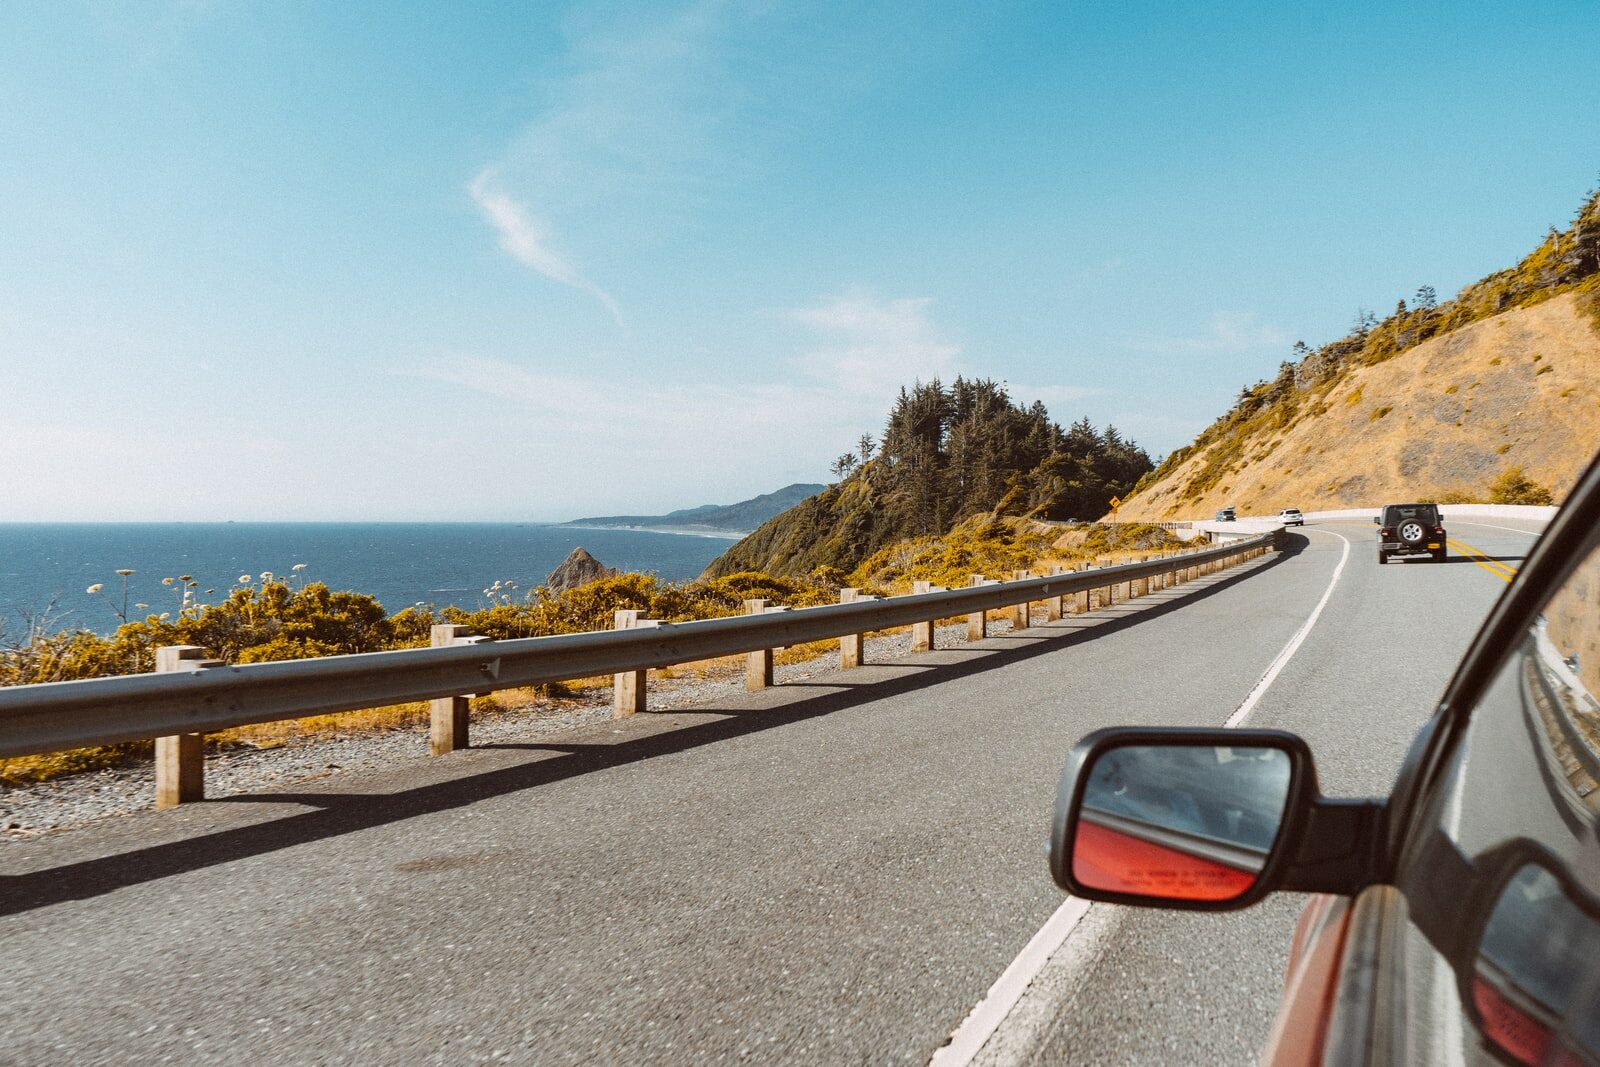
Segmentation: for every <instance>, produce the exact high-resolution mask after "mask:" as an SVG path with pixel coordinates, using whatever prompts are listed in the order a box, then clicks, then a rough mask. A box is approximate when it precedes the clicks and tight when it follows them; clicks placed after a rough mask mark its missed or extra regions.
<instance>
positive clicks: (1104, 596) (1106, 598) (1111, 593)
mask: <svg viewBox="0 0 1600 1067" xmlns="http://www.w3.org/2000/svg"><path fill="white" fill-rule="evenodd" d="M1111 563H1112V561H1111V560H1105V559H1097V560H1095V566H1096V567H1099V568H1100V569H1101V570H1104V569H1105V568H1106V567H1109V566H1110V565H1111ZM1114 603H1116V583H1115V582H1112V583H1111V584H1110V585H1107V586H1105V587H1104V588H1102V589H1101V590H1100V606H1101V607H1102V608H1109V607H1110V606H1111V605H1112V604H1114Z"/></svg>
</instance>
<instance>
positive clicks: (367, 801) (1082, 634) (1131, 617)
mask: <svg viewBox="0 0 1600 1067" xmlns="http://www.w3.org/2000/svg"><path fill="white" fill-rule="evenodd" d="M1308 544H1309V540H1308V539H1307V538H1306V537H1304V536H1301V535H1295V534H1288V535H1286V536H1285V537H1284V538H1283V539H1282V541H1281V545H1282V547H1281V548H1280V550H1279V551H1278V552H1276V553H1274V554H1271V555H1268V556H1266V557H1263V558H1262V559H1259V560H1256V561H1253V562H1252V563H1249V564H1246V565H1244V566H1242V567H1240V568H1238V569H1237V570H1234V571H1229V572H1223V574H1221V575H1216V576H1212V579H1211V580H1209V581H1206V582H1204V584H1199V583H1195V584H1191V585H1188V586H1185V587H1182V588H1181V589H1180V590H1179V592H1178V594H1177V595H1175V596H1171V597H1162V596H1160V595H1159V594H1156V595H1152V596H1151V597H1150V601H1151V602H1150V603H1148V604H1147V605H1145V606H1143V607H1142V608H1141V609H1140V610H1138V611H1134V612H1130V613H1128V614H1127V615H1123V616H1113V617H1110V618H1106V617H1104V616H1102V617H1101V618H1099V619H1097V620H1096V621H1095V623H1094V625H1091V626H1076V625H1072V624H1071V623H1069V622H1067V621H1065V620H1063V622H1061V623H1049V624H1047V625H1045V626H1039V627H1030V628H1029V629H1028V630H1027V631H1025V632H1023V633H1017V634H1011V635H1004V636H996V637H992V638H986V639H985V640H984V641H983V642H974V644H975V645H978V646H979V647H978V648H977V649H974V648H972V646H966V648H964V649H941V650H940V652H954V651H979V652H982V653H983V654H982V655H977V656H964V657H963V658H962V659H961V660H959V661H958V662H954V663H942V664H925V663H917V664H906V665H908V666H916V667H919V668H921V669H918V670H915V671H911V672H906V673H902V674H900V675H899V676H898V677H894V678H887V679H881V680H875V681H868V680H863V681H860V682H854V681H838V682H832V681H830V682H827V683H811V684H812V685H826V686H827V688H828V689H829V690H830V692H828V693H823V694H817V695H799V696H798V697H797V699H794V700H791V701H787V702H785V703H783V704H780V705H779V706H777V707H744V708H739V707H733V708H728V707H712V708H705V709H694V710H682V711H662V712H657V713H646V718H647V719H648V718H653V717H654V716H655V715H661V716H670V715H674V714H703V713H708V714H715V715H718V716H720V718H718V719H716V720H713V721H711V722H704V723H695V724H693V725H689V726H682V727H678V728H675V729H671V728H669V729H667V730H665V731H663V732H661V733H656V734H651V735H649V736H647V737H641V738H636V739H632V740H626V741H620V742H617V743H615V744H598V745H596V744H562V743H560V742H559V741H557V742H531V743H528V744H516V743H509V744H495V745H483V746H479V747H480V749H487V750H497V749H500V750H525V751H530V752H554V753H559V754H558V755H553V756H551V757H549V758H547V759H537V760H533V761H531V762H527V763H520V764H517V765H516V766H512V767H500V768H496V769H495V770H491V771H484V772H480V773H477V774H470V775H467V776H465V777H461V778H453V779H450V780H448V781H443V782H436V783H433V784H430V785H425V786H418V787H416V788H413V789H408V790H403V791H401V792H399V793H387V794H372V793H334V792H328V793H288V792H265V791H264V792H258V793H248V794H239V795H235V796H231V797H220V798H217V799H216V800H213V801H210V802H208V804H214V805H222V804H240V803H267V804H303V805H310V806H313V807H315V808H316V809H317V810H315V811H309V812H303V813H300V814H295V815H289V816H285V817H283V818H281V819H277V820H272V821H268V822H263V823H250V824H248V825H243V826H237V827H232V828H229V829H225V830H216V831H212V832H210V833H204V834H201V835H198V836H195V837H189V838H182V839H179V840H174V841H169V842H164V843H162V844H159V845H149V846H146V847H144V848H140V849H134V850H133V851H130V852H120V853H116V854H113V855H110V856H102V857H97V858H95V859H88V860H81V861H78V862H75V863H69V864H65V865H62V866H59V867H50V868H45V869H43V870H39V871H33V872H29V873H27V874H19V875H3V876H0V916H4V915H15V914H18V913H22V912H27V911H31V910H34V909H36V908H42V907H48V906H50V905H52V904H61V903H65V902H67V901H71V900H83V899H88V898H91V897H96V896H101V895H103V894H106V893H111V892H114V891H116V890H118V889H124V888H128V887H131V886H136V885H141V884H143V883H146V882H153V881H158V880H160V879H163V878H171V877H175V876H177V875H181V874H187V873H189V872H192V871H197V870H202V869H204V868H207V867H213V866H217V865H219V864H224V863H231V862H234V861H236V860H244V859H250V858H252V857H255V856H261V855H266V854H269V853H272V852H277V851H279V850H281V849H285V848H292V847H294V846H296V845H303V844H309V843H311V842H314V841H321V840H326V839H328V838H332V837H339V836H342V835H345V834H350V833H357V832H360V831H362V830H368V829H372V828H374V827H377V826H383V825H386V824H389V823H395V822H401V821H404V820H406V819H413V818H417V817H419V816H423V815H432V814H436V813H438V812H441V811H448V810H450V809H452V808H460V807H466V806H467V805H469V804H474V803H477V802H478V801H481V800H484V799H487V798H490V797H497V796H504V795H507V794H510V793H517V792H522V791H524V790H528V789H537V788H539V787H541V786H546V785H551V784H553V783H555V782H560V781H563V780H566V779H569V778H574V777H577V776H579V775H584V774H590V773H593V772H595V771H602V770H609V769H612V768H615V767H622V766H626V765H628V764H631V763H638V762H641V761H643V760H648V759H654V758H656V757H659V756H667V755H673V754H676V753H680V752H685V751H688V750H690V749H694V748H699V747H701V746H702V745H709V744H714V743H716V742H718V741H725V740H729V739H731V738H735V737H741V736H745V735H748V734H753V733H757V732H759V731H763V730H771V729H776V728H778V727H782V726H787V725H789V724H791V723H797V722H804V721H805V720H807V719H814V718H819V717H821V716H825V715H831V714H834V713H836V712H839V711H844V710H847V709H850V708H854V707H858V706H860V705H862V704H865V703H869V702H872V701H876V700H881V699H884V698H886V697H896V696H903V695H906V694H910V693H914V692H917V691H918V690H921V689H924V688H927V687H929V686H933V685H939V684H942V683H944V682H947V681H951V680H953V679H956V678H961V677H967V676H970V675H974V674H978V673H981V672H984V671H990V670H996V669H998V668H1001V667H1006V666H1009V665H1011V664H1014V663H1018V662H1022V661H1025V660H1028V659H1032V658H1034V657H1037V656H1042V655H1046V654H1049V653H1054V652H1060V651H1063V650H1065V649H1070V648H1072V647H1074V646H1075V645H1079V644H1082V643H1084V642H1086V641H1089V640H1094V639H1097V638H1100V637H1106V636H1110V635H1111V634H1115V633H1119V632H1121V631H1122V630H1125V629H1127V628H1129V627H1131V626H1134V625H1136V624H1138V623H1139V622H1142V621H1145V620H1147V619H1154V618H1159V617H1161V616H1163V615H1166V614H1168V613H1169V612H1173V611H1177V610H1178V609H1179V608H1181V607H1184V606H1186V605H1189V604H1193V603H1196V602H1197V601H1200V600H1204V599H1205V598H1207V597H1211V596H1215V595H1217V594H1218V593H1221V592H1223V591H1224V590H1227V589H1230V588H1232V587H1233V586H1234V585H1237V584H1238V583H1240V582H1243V581H1245V580H1246V579H1247V578H1249V577H1251V576H1252V575H1255V574H1259V573H1261V572H1262V571H1264V570H1269V569H1271V568H1273V567H1276V566H1278V565H1280V564H1281V563H1283V562H1284V561H1285V560H1287V559H1288V558H1291V557H1293V556H1296V555H1298V554H1299V553H1300V552H1302V551H1303V550H1304V549H1305V548H1306V547H1307V545H1308ZM1093 614H1095V615H1100V612H1095V613H1093ZM1075 618H1076V619H1083V618H1085V616H1077V617H1075ZM990 642H1004V643H1003V644H1001V645H1000V646H999V647H995V645H993V644H990ZM937 654H938V653H935V655H937ZM874 666H876V667H879V668H898V667H901V666H902V664H901V663H898V662H896V663H892V664H876V665H874ZM803 687H804V688H809V686H807V685H806V684H805V683H799V684H796V683H788V684H786V685H784V686H781V687H778V688H776V689H771V690H766V691H765V693H766V694H768V695H767V697H766V699H768V700H770V699H772V697H773V696H777V697H782V696H783V695H784V693H785V691H792V690H794V689H798V688H803ZM469 751H470V750H469ZM442 769H444V768H441V770H442ZM211 810H213V811H214V810H216V809H214V808H213V809H211ZM165 817H166V818H171V815H170V814H169V815H167V816H165Z"/></svg>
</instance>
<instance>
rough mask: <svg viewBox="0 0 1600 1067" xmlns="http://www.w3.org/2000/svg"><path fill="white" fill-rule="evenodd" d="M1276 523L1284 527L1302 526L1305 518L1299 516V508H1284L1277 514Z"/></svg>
mask: <svg viewBox="0 0 1600 1067" xmlns="http://www.w3.org/2000/svg"><path fill="white" fill-rule="evenodd" d="M1278 521H1279V522H1281V523H1283V524H1284V525H1285V526H1304V525H1305V524H1306V517H1305V516H1304V515H1302V514H1300V509H1299V508H1284V509H1283V510H1282V511H1280V512H1278Z"/></svg>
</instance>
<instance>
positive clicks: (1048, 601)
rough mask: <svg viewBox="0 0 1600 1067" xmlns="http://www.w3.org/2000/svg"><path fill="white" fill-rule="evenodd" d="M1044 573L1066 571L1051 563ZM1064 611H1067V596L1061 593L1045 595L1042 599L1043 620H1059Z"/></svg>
mask: <svg viewBox="0 0 1600 1067" xmlns="http://www.w3.org/2000/svg"><path fill="white" fill-rule="evenodd" d="M1046 573H1047V574H1050V575H1057V574H1064V573H1066V572H1065V571H1064V570H1062V568H1061V567H1060V566H1058V565H1057V564H1054V563H1052V564H1051V565H1050V569H1049V570H1048V571H1047V572H1046ZM1066 613H1067V598H1066V595H1065V594H1062V595H1060V596H1050V597H1045V599H1044V621H1045V622H1060V621H1061V616H1063V615H1065V614H1066Z"/></svg>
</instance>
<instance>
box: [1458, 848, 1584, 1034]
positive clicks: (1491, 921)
mask: <svg viewBox="0 0 1600 1067" xmlns="http://www.w3.org/2000/svg"><path fill="white" fill-rule="evenodd" d="M1507 852H1508V855H1507V856H1506V860H1507V861H1508V862H1506V863H1505V864H1504V866H1502V867H1501V871H1502V874H1501V876H1500V877H1499V878H1497V879H1495V881H1494V885H1495V887H1496V888H1495V889H1494V891H1493V892H1492V893H1491V894H1488V895H1487V900H1488V901H1489V904H1488V907H1487V915H1486V916H1485V918H1484V921H1483V925H1482V927H1481V928H1480V929H1479V931H1478V934H1477V938H1476V941H1475V947H1474V949H1473V951H1472V952H1471V953H1470V955H1469V959H1468V962H1467V965H1466V966H1464V967H1459V968H1458V969H1457V980H1458V983H1459V992H1460V995H1461V1003H1462V1004H1463V1005H1465V1006H1467V1010H1468V1013H1469V1015H1470V1017H1471V1018H1472V1021H1473V1022H1474V1023H1476V1024H1477V1027H1478V1030H1479V1032H1480V1033H1481V1034H1482V1035H1483V1037H1484V1039H1485V1041H1486V1042H1487V1043H1488V1044H1490V1045H1491V1046H1492V1047H1494V1048H1495V1049H1496V1050H1498V1051H1499V1052H1500V1053H1501V1054H1502V1055H1503V1056H1504V1057H1506V1058H1508V1059H1509V1060H1511V1061H1512V1062H1514V1063H1525V1064H1539V1063H1591V1062H1594V1061H1595V1060H1596V1059H1600V1026H1597V1025H1595V1024H1594V1016H1593V1011H1594V1005H1595V1003H1596V999H1595V998H1596V997H1597V996H1600V988H1597V987H1600V968H1596V967H1595V964H1594V960H1595V958H1596V956H1597V955H1600V902H1596V901H1595V900H1593V899H1592V898H1590V897H1589V896H1588V895H1587V894H1585V893H1583V892H1582V891H1581V890H1578V889H1576V888H1575V887H1574V886H1573V885H1572V883H1571V882H1570V881H1569V880H1568V878H1567V877H1566V875H1565V873H1564V872H1563V870H1562V868H1561V866H1560V864H1558V863H1554V862H1552V861H1551V860H1550V859H1548V858H1546V857H1545V856H1543V855H1541V854H1540V853H1539V850H1538V848H1537V846H1532V845H1528V844H1522V845H1519V846H1513V847H1512V848H1510V849H1508V850H1507Z"/></svg>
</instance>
